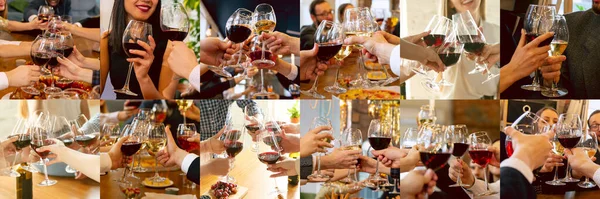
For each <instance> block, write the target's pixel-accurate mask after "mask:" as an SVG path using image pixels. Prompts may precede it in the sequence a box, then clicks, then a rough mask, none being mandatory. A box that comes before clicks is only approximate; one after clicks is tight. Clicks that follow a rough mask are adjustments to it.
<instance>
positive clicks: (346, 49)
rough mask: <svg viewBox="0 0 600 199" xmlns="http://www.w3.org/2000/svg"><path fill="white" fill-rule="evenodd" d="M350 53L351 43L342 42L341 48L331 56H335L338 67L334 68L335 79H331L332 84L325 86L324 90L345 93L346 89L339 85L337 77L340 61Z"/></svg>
mask: <svg viewBox="0 0 600 199" xmlns="http://www.w3.org/2000/svg"><path fill="white" fill-rule="evenodd" d="M351 53H352V45H346V44H342V48H341V49H340V50H339V51H338V52H337V54H335V56H333V58H335V60H337V61H338V67H336V69H335V80H334V81H333V85H331V86H327V87H325V91H327V92H328V93H332V94H342V93H346V91H347V90H346V89H345V88H342V87H340V84H339V82H338V77H339V76H340V67H341V62H342V61H344V59H345V58H346V57H348V55H350V54H351Z"/></svg>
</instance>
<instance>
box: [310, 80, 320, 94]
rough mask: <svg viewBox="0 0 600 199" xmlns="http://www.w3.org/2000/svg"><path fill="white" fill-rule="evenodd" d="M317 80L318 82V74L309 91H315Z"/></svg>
mask: <svg viewBox="0 0 600 199" xmlns="http://www.w3.org/2000/svg"><path fill="white" fill-rule="evenodd" d="M317 82H319V76H317V77H315V82H313V85H312V87H311V88H310V90H311V91H315V92H316V91H317Z"/></svg>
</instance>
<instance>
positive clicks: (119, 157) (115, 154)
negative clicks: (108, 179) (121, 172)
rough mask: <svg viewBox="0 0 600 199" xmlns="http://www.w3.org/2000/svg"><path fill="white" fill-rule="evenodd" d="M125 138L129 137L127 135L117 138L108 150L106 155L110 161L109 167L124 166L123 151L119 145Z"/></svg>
mask: <svg viewBox="0 0 600 199" xmlns="http://www.w3.org/2000/svg"><path fill="white" fill-rule="evenodd" d="M127 139H129V135H126V136H123V137H121V138H119V140H117V143H115V144H114V145H113V146H112V147H111V148H110V151H108V156H109V157H110V161H111V162H112V166H111V167H110V169H117V168H121V167H123V166H125V165H123V153H121V146H122V145H123V143H124V142H125V141H127Z"/></svg>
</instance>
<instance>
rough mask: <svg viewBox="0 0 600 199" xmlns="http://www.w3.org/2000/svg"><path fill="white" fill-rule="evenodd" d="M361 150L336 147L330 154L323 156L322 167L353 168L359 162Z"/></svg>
mask: <svg viewBox="0 0 600 199" xmlns="http://www.w3.org/2000/svg"><path fill="white" fill-rule="evenodd" d="M361 153H362V151H360V150H342V149H339V148H336V149H334V150H333V152H331V153H330V154H327V155H325V156H323V157H321V168H324V169H353V168H355V167H356V163H358V158H359V156H360V154H361Z"/></svg>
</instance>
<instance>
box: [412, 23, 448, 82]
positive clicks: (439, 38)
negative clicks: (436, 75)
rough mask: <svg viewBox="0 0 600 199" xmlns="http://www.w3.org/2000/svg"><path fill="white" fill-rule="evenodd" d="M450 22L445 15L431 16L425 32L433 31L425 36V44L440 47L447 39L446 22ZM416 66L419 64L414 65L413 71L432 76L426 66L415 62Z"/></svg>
mask: <svg viewBox="0 0 600 199" xmlns="http://www.w3.org/2000/svg"><path fill="white" fill-rule="evenodd" d="M449 23H450V19H448V18H446V17H444V16H439V15H434V16H433V17H431V19H430V20H429V23H428V24H427V26H426V27H425V30H424V31H425V32H427V31H431V32H430V33H429V35H427V36H425V37H423V39H422V40H423V42H425V45H427V47H430V48H438V47H440V46H441V45H442V44H443V43H444V41H445V40H446V32H447V29H446V28H444V27H445V26H444V24H449ZM414 66H418V67H412V68H411V69H412V71H413V72H415V73H417V74H420V75H423V76H424V77H427V78H430V77H429V76H428V75H427V71H426V70H425V66H424V65H422V64H415V65H414Z"/></svg>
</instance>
